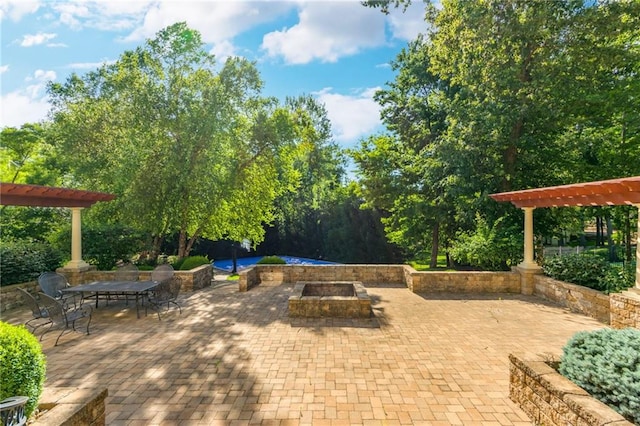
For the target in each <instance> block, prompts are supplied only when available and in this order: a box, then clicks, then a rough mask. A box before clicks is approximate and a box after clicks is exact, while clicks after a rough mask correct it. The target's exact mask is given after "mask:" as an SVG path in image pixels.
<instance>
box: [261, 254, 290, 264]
mask: <svg viewBox="0 0 640 426" xmlns="http://www.w3.org/2000/svg"><path fill="white" fill-rule="evenodd" d="M256 264H257V265H286V264H287V262H286V261H285V260H284V259H283V258H281V257H278V256H265V257H263V258H262V259H260V260H258V261H257V262H256Z"/></svg>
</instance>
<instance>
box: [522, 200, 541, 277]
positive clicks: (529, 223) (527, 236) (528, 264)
mask: <svg viewBox="0 0 640 426" xmlns="http://www.w3.org/2000/svg"><path fill="white" fill-rule="evenodd" d="M534 208H535V207H522V210H523V211H524V260H523V261H522V262H520V264H519V265H518V267H520V268H525V269H539V266H538V264H537V263H536V262H535V261H534V260H533V209H534Z"/></svg>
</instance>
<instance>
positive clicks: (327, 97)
mask: <svg viewBox="0 0 640 426" xmlns="http://www.w3.org/2000/svg"><path fill="white" fill-rule="evenodd" d="M378 89H379V88H378V87H372V88H368V89H364V90H360V91H359V92H358V93H355V94H353V95H343V94H340V93H334V92H333V89H332V88H331V87H327V88H324V89H322V90H320V91H319V92H314V93H313V95H314V96H315V97H316V99H318V101H320V102H322V103H323V104H324V105H325V107H326V108H327V116H328V117H329V120H331V124H332V127H333V134H334V137H335V138H336V141H338V142H353V141H355V140H357V139H358V138H360V137H363V136H367V135H369V134H371V133H372V132H374V131H376V128H377V127H378V126H380V124H381V123H380V106H379V105H378V104H377V103H376V101H374V100H373V95H374V93H375V92H376V90H378Z"/></svg>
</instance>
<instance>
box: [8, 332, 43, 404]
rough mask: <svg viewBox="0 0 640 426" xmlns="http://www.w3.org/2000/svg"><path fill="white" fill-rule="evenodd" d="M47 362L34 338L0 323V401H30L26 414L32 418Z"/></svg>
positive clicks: (29, 334) (27, 333)
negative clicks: (15, 398) (16, 397)
mask: <svg viewBox="0 0 640 426" xmlns="http://www.w3.org/2000/svg"><path fill="white" fill-rule="evenodd" d="M45 372H46V362H45V358H44V354H43V353H42V348H41V347H40V344H39V343H38V340H37V339H36V338H35V336H34V335H33V334H31V333H29V331H27V329H26V328H24V327H23V326H15V325H11V324H7V323H5V322H2V321H0V400H3V399H5V398H9V397H12V396H26V397H28V398H29V401H27V404H26V405H25V414H26V416H27V417H29V416H30V415H31V413H32V412H33V410H35V408H36V407H37V406H38V400H39V399H40V395H41V394H42V387H43V384H44V379H45Z"/></svg>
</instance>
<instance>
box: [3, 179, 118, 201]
mask: <svg viewBox="0 0 640 426" xmlns="http://www.w3.org/2000/svg"><path fill="white" fill-rule="evenodd" d="M115 197H116V196H115V195H113V194H107V193H104V192H94V191H85V190H80V189H69V188H57V187H50V186H41V185H27V184H19V183H4V182H3V183H0V204H2V205H7V206H31V207H89V206H91V205H93V204H95V203H97V202H98V201H111V200H113V199H114V198H115Z"/></svg>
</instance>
